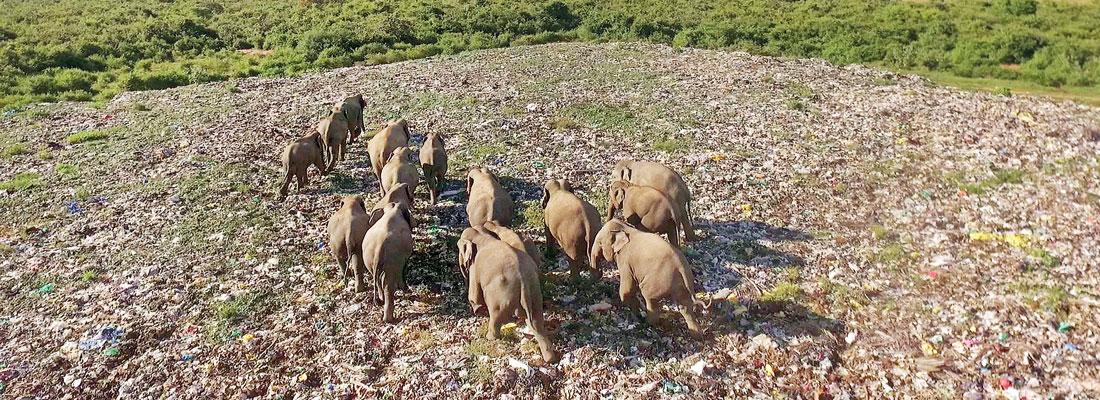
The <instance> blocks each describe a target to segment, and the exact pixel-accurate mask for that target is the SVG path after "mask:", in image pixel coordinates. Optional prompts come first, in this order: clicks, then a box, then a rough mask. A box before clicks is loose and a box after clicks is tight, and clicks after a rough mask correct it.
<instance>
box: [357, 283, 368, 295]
mask: <svg viewBox="0 0 1100 400" xmlns="http://www.w3.org/2000/svg"><path fill="white" fill-rule="evenodd" d="M366 290H367V288H366V287H364V286H363V284H362V283H359V282H356V283H355V293H363V292H364V291H366Z"/></svg>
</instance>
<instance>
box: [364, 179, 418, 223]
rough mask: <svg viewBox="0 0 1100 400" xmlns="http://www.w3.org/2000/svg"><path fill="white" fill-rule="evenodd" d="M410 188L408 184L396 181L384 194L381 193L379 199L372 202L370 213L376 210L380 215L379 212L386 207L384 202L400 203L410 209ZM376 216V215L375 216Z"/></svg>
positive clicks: (411, 197) (379, 214) (411, 201)
mask: <svg viewBox="0 0 1100 400" xmlns="http://www.w3.org/2000/svg"><path fill="white" fill-rule="evenodd" d="M412 199H413V194H412V190H411V189H409V184H407V183H398V184H396V185H393V186H391V187H390V190H388V191H386V194H384V195H382V198H381V199H378V201H377V202H375V203H374V207H373V208H371V213H372V214H373V213H374V212H376V211H377V212H378V216H381V215H382V214H381V212H382V211H383V210H384V209H385V208H386V204H390V203H401V204H402V205H404V206H405V208H406V209H409V210H412V204H413V200H412ZM376 218H377V217H376Z"/></svg>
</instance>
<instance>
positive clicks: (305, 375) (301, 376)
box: [298, 372, 309, 382]
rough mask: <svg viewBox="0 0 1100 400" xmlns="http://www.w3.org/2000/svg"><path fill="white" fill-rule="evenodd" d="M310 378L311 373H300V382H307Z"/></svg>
mask: <svg viewBox="0 0 1100 400" xmlns="http://www.w3.org/2000/svg"><path fill="white" fill-rule="evenodd" d="M308 379H309V374H306V373H305V372H303V373H302V374H301V375H298V382H305V381H306V380H308Z"/></svg>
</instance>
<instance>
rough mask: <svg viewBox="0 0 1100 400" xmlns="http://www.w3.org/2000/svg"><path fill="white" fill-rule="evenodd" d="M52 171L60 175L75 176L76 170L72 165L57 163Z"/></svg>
mask: <svg viewBox="0 0 1100 400" xmlns="http://www.w3.org/2000/svg"><path fill="white" fill-rule="evenodd" d="M54 170H56V171H57V173H59V174H61V175H76V174H77V169H76V167H75V166H73V165H72V164H65V163H59V164H57V165H55V166H54Z"/></svg>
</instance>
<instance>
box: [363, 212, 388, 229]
mask: <svg viewBox="0 0 1100 400" xmlns="http://www.w3.org/2000/svg"><path fill="white" fill-rule="evenodd" d="M385 213H386V210H385V209H384V208H376V209H373V210H371V212H370V217H369V218H367V229H370V227H372V226H374V224H375V223H377V222H378V220H380V219H382V215H383V214H385Z"/></svg>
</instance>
